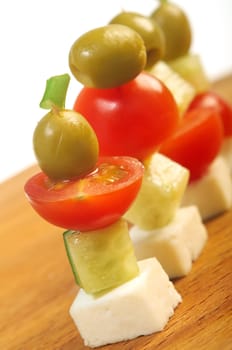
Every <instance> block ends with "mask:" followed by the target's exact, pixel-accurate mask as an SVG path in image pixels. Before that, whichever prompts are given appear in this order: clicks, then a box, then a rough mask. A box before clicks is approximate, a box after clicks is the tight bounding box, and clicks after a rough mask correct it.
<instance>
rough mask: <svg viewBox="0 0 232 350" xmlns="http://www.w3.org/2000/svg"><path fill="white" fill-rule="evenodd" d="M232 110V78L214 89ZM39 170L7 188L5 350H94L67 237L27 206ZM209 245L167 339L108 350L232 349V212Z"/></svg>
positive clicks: (2, 277)
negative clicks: (78, 309)
mask: <svg viewBox="0 0 232 350" xmlns="http://www.w3.org/2000/svg"><path fill="white" fill-rule="evenodd" d="M213 88H214V90H216V91H218V92H219V93H220V94H221V95H222V96H224V97H225V98H226V99H228V100H229V101H231V102H232V76H229V77H226V78H225V79H221V80H220V81H218V82H217V83H215V84H214V86H213ZM37 170H38V168H37V167H36V166H32V167H31V168H29V169H26V170H25V171H23V172H21V173H20V174H18V175H16V176H15V177H13V178H11V179H9V180H7V181H5V182H4V183H2V184H0V281H1V284H0V349H1V350H58V349H59V350H86V349H89V348H87V347H85V346H84V345H83V342H82V339H81V338H80V335H79V333H78V331H77V329H76V328H75V326H74V324H73V321H72V320H71V318H70V316H69V307H70V305H71V303H72V301H73V299H74V298H75V295H76V293H77V290H78V289H77V287H76V285H75V283H74V279H73V276H72V272H71V269H70V266H69V263H68V261H67V257H66V253H65V250H64V246H63V241H62V231H61V230H59V229H58V228H56V227H53V226H51V225H49V224H48V223H46V222H44V221H43V220H42V219H41V218H39V217H38V216H37V214H36V213H35V212H34V211H33V210H32V208H31V207H30V206H29V204H28V203H27V201H26V199H25V196H24V193H23V186H24V183H25V181H26V180H27V179H28V178H29V177H30V176H31V175H32V174H34V173H35V172H36V171H37ZM207 228H208V233H209V239H208V242H207V245H206V247H205V249H204V251H203V253H202V254H201V256H200V257H199V259H198V260H197V261H196V262H195V263H194V264H193V268H192V270H191V272H190V273H189V275H188V276H187V277H185V278H181V279H179V280H176V281H175V282H174V283H175V286H176V288H177V290H178V291H179V292H180V293H181V295H182V296H183V302H182V304H180V305H179V306H178V308H177V309H176V312H175V314H174V316H173V317H172V318H171V319H170V321H169V323H168V324H167V326H166V328H165V330H164V331H162V332H160V333H157V334H152V335H149V336H144V337H139V338H137V339H135V340H131V341H128V342H121V343H118V344H114V345H109V346H105V347H100V348H98V349H99V350H100V349H104V350H153V349H155V350H164V349H165V350H195V349H200V350H202V349H207V350H218V349H220V350H229V349H232V255H231V252H232V243H231V242H232V211H229V212H227V213H225V214H223V215H221V216H219V217H217V218H215V219H214V220H211V221H210V222H208V223H207Z"/></svg>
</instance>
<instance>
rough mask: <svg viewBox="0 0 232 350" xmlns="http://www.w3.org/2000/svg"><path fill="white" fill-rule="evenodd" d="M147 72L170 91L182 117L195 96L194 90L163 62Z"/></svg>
mask: <svg viewBox="0 0 232 350" xmlns="http://www.w3.org/2000/svg"><path fill="white" fill-rule="evenodd" d="M148 72H149V73H150V74H152V75H154V76H155V77H156V78H158V79H159V80H161V81H162V82H163V83H164V84H165V85H166V86H167V88H168V89H169V90H170V91H171V93H172V95H173V97H174V99H175V101H176V104H177V106H178V109H179V112H180V115H182V114H183V113H184V112H185V111H186V109H187V107H188V105H189V103H190V102H191V101H192V99H193V98H194V96H195V94H196V90H195V88H194V87H193V86H192V85H191V84H190V83H189V82H188V81H186V80H184V79H183V78H182V77H181V76H180V75H179V74H178V73H176V72H175V71H174V70H173V69H172V68H171V67H170V66H169V65H168V64H167V63H165V62H163V61H159V62H158V63H156V64H155V65H154V66H152V67H151V68H150V69H149V70H148Z"/></svg>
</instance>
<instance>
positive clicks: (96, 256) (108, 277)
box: [63, 219, 139, 294]
mask: <svg viewBox="0 0 232 350" xmlns="http://www.w3.org/2000/svg"><path fill="white" fill-rule="evenodd" d="M63 237H64V243H65V247H66V251H67V255H68V258H69V262H70V264H71V267H72V270H73V273H74V277H75V280H76V282H77V284H78V285H79V286H80V287H81V288H83V289H84V290H85V292H86V293H90V294H97V293H102V292H104V291H107V290H109V289H112V288H114V287H116V286H119V285H121V284H123V283H125V282H127V281H128V280H130V279H132V278H134V277H136V276H137V275H138V272H139V270H138V265H137V261H136V257H135V254H134V249H133V245H132V242H131V240H130V237H129V231H128V224H127V222H126V221H125V220H124V219H120V220H119V221H117V222H115V223H114V224H112V225H110V226H107V227H105V228H102V229H98V230H95V231H88V232H84V233H82V232H78V231H66V232H64V234H63Z"/></svg>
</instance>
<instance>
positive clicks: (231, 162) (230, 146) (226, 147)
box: [220, 137, 232, 175]
mask: <svg viewBox="0 0 232 350" xmlns="http://www.w3.org/2000/svg"><path fill="white" fill-rule="evenodd" d="M220 155H221V156H222V157H223V158H224V159H225V161H226V163H227V165H228V167H229V169H230V175H232V137H227V138H225V139H224V142H223V144H222V149H221V152H220Z"/></svg>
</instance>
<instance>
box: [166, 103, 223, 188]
mask: <svg viewBox="0 0 232 350" xmlns="http://www.w3.org/2000/svg"><path fill="white" fill-rule="evenodd" d="M222 140H223V126H222V122H221V118H220V116H219V114H218V112H217V111H215V110H213V109H206V108H205V109H204V108H203V109H202V108H196V109H193V110H191V111H188V112H187V113H186V114H185V116H184V118H183V120H182V121H181V123H180V125H179V127H178V130H177V131H176V132H175V133H174V134H173V135H172V137H171V138H169V139H168V140H167V141H165V142H164V143H163V144H162V146H161V148H160V152H161V153H163V154H164V155H166V156H167V157H169V158H171V159H172V160H174V161H176V162H177V163H179V164H181V165H183V166H185V167H186V168H188V169H189V170H190V181H193V180H197V179H199V178H200V177H201V176H202V175H204V173H205V172H206V171H207V169H208V166H209V165H210V164H211V162H212V161H213V160H214V158H215V157H216V156H217V154H218V152H219V150H220V148H221V145H222Z"/></svg>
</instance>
